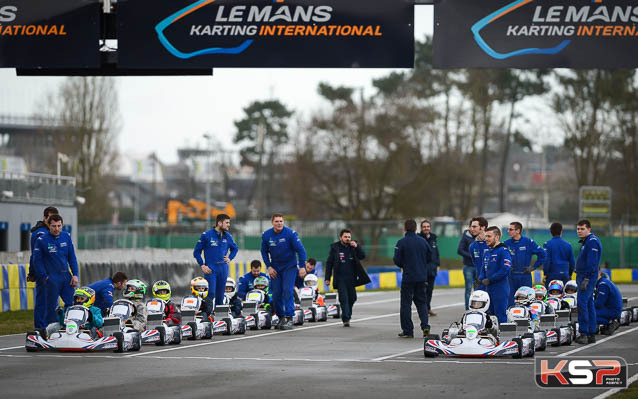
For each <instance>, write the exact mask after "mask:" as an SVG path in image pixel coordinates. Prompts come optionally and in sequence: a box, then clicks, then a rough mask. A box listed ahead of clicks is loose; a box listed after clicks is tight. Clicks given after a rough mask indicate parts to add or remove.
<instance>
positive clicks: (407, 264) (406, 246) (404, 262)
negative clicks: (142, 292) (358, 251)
mask: <svg viewBox="0 0 638 399" xmlns="http://www.w3.org/2000/svg"><path fill="white" fill-rule="evenodd" d="M403 230H404V231H405V236H404V237H403V238H402V239H400V240H399V241H398V242H397V245H396V246H395V247H394V257H393V258H392V260H393V261H394V264H395V265H397V266H398V267H400V268H401V271H402V272H403V277H402V278H401V307H400V312H399V314H400V320H401V332H400V333H399V337H400V338H414V324H413V323H412V302H414V305H415V306H416V311H417V313H418V315H419V319H420V320H421V329H422V330H423V336H424V337H425V336H427V335H428V334H430V324H429V323H428V306H427V298H426V293H425V290H426V286H427V280H428V265H429V264H430V262H432V249H431V248H430V245H429V244H428V242H427V241H426V240H425V239H424V238H422V237H419V236H418V235H417V234H416V221H414V220H413V219H409V220H406V221H405V223H404V225H403Z"/></svg>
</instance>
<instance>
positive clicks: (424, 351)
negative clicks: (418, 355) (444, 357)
mask: <svg viewBox="0 0 638 399" xmlns="http://www.w3.org/2000/svg"><path fill="white" fill-rule="evenodd" d="M423 356H424V357H430V358H431V357H437V356H439V354H438V353H434V352H428V351H426V350H425V349H424V350H423Z"/></svg>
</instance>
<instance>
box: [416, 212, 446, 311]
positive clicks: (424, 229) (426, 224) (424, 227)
mask: <svg viewBox="0 0 638 399" xmlns="http://www.w3.org/2000/svg"><path fill="white" fill-rule="evenodd" d="M419 236H421V237H423V238H424V239H425V241H427V242H428V245H429V246H430V250H431V253H432V261H431V262H430V263H429V264H428V280H427V283H428V285H427V287H426V288H425V296H426V303H427V305H428V314H429V315H430V316H436V313H434V311H432V291H433V290H434V280H436V274H437V272H438V269H439V266H440V265H441V258H440V257H439V246H438V244H437V242H436V234H434V233H432V224H431V223H430V221H429V220H424V221H422V222H421V232H420V233H419Z"/></svg>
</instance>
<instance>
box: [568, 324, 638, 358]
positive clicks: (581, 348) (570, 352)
mask: <svg viewBox="0 0 638 399" xmlns="http://www.w3.org/2000/svg"><path fill="white" fill-rule="evenodd" d="M637 330H638V327H634V328H632V329H630V330H627V331H623V332H620V333H616V334H614V335H612V336H610V337H607V338H603V339H601V340H597V341H596V342H595V343H593V344H588V345H583V346H581V347H580V348H576V349H572V350H570V351H568V352H563V353H561V354H560V355H558V356H556V357H563V356H569V355H571V354H572V353H577V352H580V351H582V350H585V349H589V348H592V347H594V346H596V345H600V344H602V343H603V342H607V341H609V340H612V339H614V338H617V337H621V336H623V335H625V334H629V333H631V332H634V331H637Z"/></svg>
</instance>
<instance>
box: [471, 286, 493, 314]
mask: <svg viewBox="0 0 638 399" xmlns="http://www.w3.org/2000/svg"><path fill="white" fill-rule="evenodd" d="M489 308H490V294H488V293H487V292H485V291H481V290H477V291H474V292H473V293H472V295H470V310H480V311H481V312H487V309H489Z"/></svg>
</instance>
